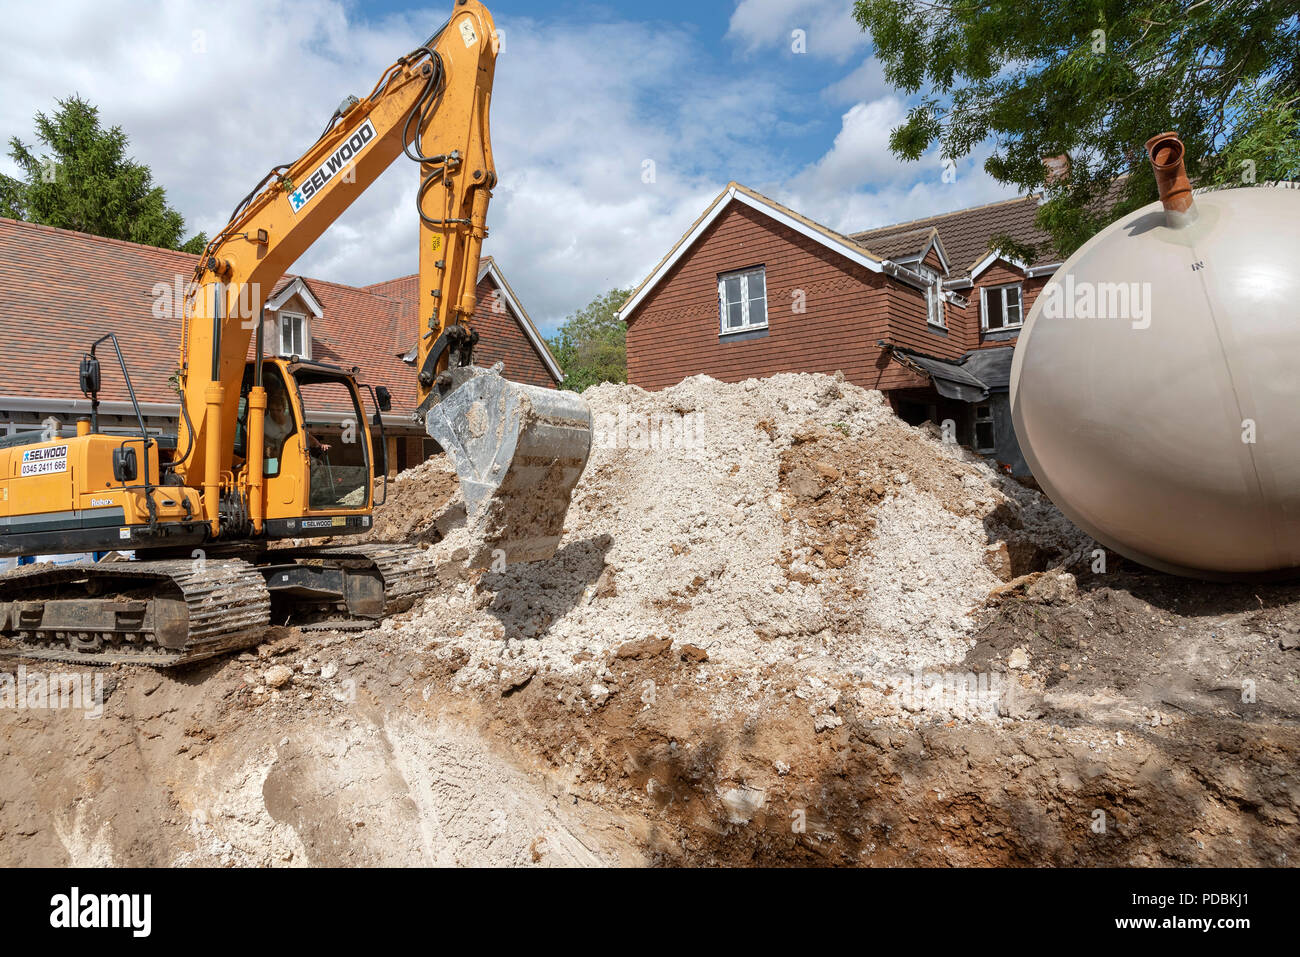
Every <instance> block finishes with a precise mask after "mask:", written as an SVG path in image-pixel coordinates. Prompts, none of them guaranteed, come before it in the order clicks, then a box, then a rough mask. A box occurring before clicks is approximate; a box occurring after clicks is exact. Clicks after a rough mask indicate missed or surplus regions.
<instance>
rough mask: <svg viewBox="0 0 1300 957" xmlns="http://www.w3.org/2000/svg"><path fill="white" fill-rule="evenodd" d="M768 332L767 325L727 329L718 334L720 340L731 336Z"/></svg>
mask: <svg viewBox="0 0 1300 957" xmlns="http://www.w3.org/2000/svg"><path fill="white" fill-rule="evenodd" d="M754 332H767V324H766V323H764V324H763V325H761V326H745V327H744V328H743V329H725V330H723V331H722V332H719V333H718V338H719V339H726V338H728V337H730V336H743V335H745V333H754Z"/></svg>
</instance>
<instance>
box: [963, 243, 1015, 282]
mask: <svg viewBox="0 0 1300 957" xmlns="http://www.w3.org/2000/svg"><path fill="white" fill-rule="evenodd" d="M999 259H1001V260H1002V261H1003V262H1006V263H1010V264H1011V265H1013V266H1015V267H1016V268H1017V269H1019V270H1020V271H1021V272H1022V273H1025V274H1026V275H1028V274H1029V267H1028V266H1027V265H1025V264H1024V263H1022V262H1021V261H1020V260H1019V259H1013V258H1012V257H1010V256H1004V255H1002V253H1001V251H999V250H996V249H995V250H993V252H991V253H989V254H988V255H987V256H985V257H984V258H983V259H982V260H980V262H979V265H977V266H976V267H975V268H974V269H972V270H971V271H970V277H971V279H978V278H979V275H980V273H982V272H984V271H985V270H986V269H988V268H989V267H990V266H992V265H993V264H994V263H995V262H997V261H998V260H999Z"/></svg>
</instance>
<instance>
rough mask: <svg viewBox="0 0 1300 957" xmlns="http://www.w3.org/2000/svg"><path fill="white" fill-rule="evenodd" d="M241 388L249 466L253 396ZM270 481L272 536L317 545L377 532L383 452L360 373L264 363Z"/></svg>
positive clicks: (241, 426) (241, 454)
mask: <svg viewBox="0 0 1300 957" xmlns="http://www.w3.org/2000/svg"><path fill="white" fill-rule="evenodd" d="M254 378H255V371H254V364H253V363H252V362H250V363H249V364H248V366H247V368H246V369H245V372H244V379H243V383H242V385H241V389H240V400H239V412H238V416H239V417H238V422H237V425H236V431H235V456H236V457H237V458H238V459H240V460H243V461H244V462H245V463H247V460H248V452H249V450H248V448H247V445H248V396H249V392H250V391H251V389H252V385H253V381H254ZM262 387H263V388H264V389H265V390H266V413H265V416H264V419H263V448H262V475H263V481H264V482H265V484H266V534H267V535H268V537H289V538H309V537H313V536H320V535H339V534H347V533H350V532H361V531H365V530H366V529H367V528H369V527H370V508H371V505H372V502H373V490H374V475H375V471H376V466H375V459H376V457H377V456H376V446H379V447H382V444H381V443H379V442H377V441H372V436H371V431H370V425H369V423H368V421H367V419H366V416H365V413H364V411H363V402H362V398H361V391H360V389H359V388H358V386H357V383H356V380H355V378H354V377H353V375H352V373H350V372H348V371H346V370H344V369H341V368H338V367H336V366H331V365H325V364H323V363H315V362H305V361H301V360H283V359H264V360H263V363H262Z"/></svg>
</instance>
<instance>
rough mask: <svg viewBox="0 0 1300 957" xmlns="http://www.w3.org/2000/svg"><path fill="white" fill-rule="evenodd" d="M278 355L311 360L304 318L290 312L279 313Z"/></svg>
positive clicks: (305, 318) (305, 319)
mask: <svg viewBox="0 0 1300 957" xmlns="http://www.w3.org/2000/svg"><path fill="white" fill-rule="evenodd" d="M280 355H282V356H300V357H301V358H303V359H308V358H311V352H310V345H309V343H308V341H307V317H306V316H300V315H296V314H295V313H292V312H282V313H280Z"/></svg>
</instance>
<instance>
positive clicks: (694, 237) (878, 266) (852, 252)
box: [618, 186, 884, 322]
mask: <svg viewBox="0 0 1300 957" xmlns="http://www.w3.org/2000/svg"><path fill="white" fill-rule="evenodd" d="M733 200H734V201H738V202H741V203H743V204H744V205H746V206H748V207H750V208H751V209H756V210H758V211H759V212H761V213H763V214H764V215H766V216H768V217H769V218H771V219H774V220H776V221H777V222H778V223H780V224H781V225H783V226H788V227H789V228H790V229H793V230H794V231H795V232H797V233H799V234H800V235H802V236H807V237H808V238H809V239H811V240H813V241H815V242H817V243H820V244H821V245H823V246H825V247H826V248H827V249H830V250H831V251H833V252H837V253H839V254H840V255H842V256H843V257H844V258H845V259H849V260H851V261H852V262H855V263H857V264H858V265H860V266H865V267H866V268H867V269H870V270H871V271H872V272H883V271H884V268H883V264H882V263H881V262H880V261H879V260H876V259H873V258H872V257H870V256H868V255H866V253H865V252H864V251H863V250H861V249H860V248H856V247H850V246H847V245H845V244H844V243H841V242H836V241H835V240H834V239H832V238H831V237H830V236H827V235H826V234H824V233H822V232H821V231H819V230H816V229H813V228H812V227H810V226H808V225H807V224H806V223H803V222H801V221H799V220H798V219H795V218H794V217H793V216H789V215H787V214H786V213H784V212H782V211H781V210H779V209H775V208H774V207H772V206H769V205H767V204H766V203H764V202H762V201H761V200H758V199H755V198H754V197H752V196H750V195H749V194H748V193H745V192H743V191H741V190H738V189H737V188H736V187H734V186H733V187H731V188H730V189H728V190H727V191H726V192H725V193H724V194H723V195H722V196H721V197H720V198H719V199H718V200H717V201H715V203H714V206H713V209H712V210H711V211H710V212H709V213H708V215H706V216H705V217H704V218H703V219H701V220H700V221H699V222H698V223H696V224H695V228H694V229H692V230H691V231H690V232H689V233H687V235H686V236H685V237H684V238H683V239H682V241H681V244H680V245H679V246H678V247H677V249H675V250H674V251H673V253H672V255H671V256H669V257H668V258H667V259H665V260H664V261H663V262H662V263H660V264H659V268H658V269H656V270H655V271H654V272H653V273H652V274H651V275H650V278H648V279H647V280H646V281H645V283H644V284H643V285H642V286H641V288H640V289H639V290H638V291H637V293H636V295H635V296H633V297H632V298H631V299H629V300H628V301H627V303H626V304H625V305H624V306H623V308H622V309H620V310H619V311H618V317H619V318H620V319H622V320H623V321H624V322H627V317H628V316H629V315H631V313H632V311H633V310H634V309H636V307H637V306H639V305H640V304H641V302H642V301H643V300H644V299H645V297H646V296H647V295H649V294H650V291H651V290H652V289H654V288H655V287H656V286H657V285H659V281H660V280H661V279H663V277H664V276H665V275H667V274H668V272H669V271H671V270H672V268H673V266H675V265H677V263H678V261H680V260H681V258H682V257H683V256H685V255H686V253H687V252H689V251H690V250H691V249H692V248H693V247H694V246H695V243H696V242H697V241H698V240H699V238H700V237H701V236H702V235H704V232H705V230H707V229H708V228H709V227H710V226H711V225H713V223H714V221H715V220H717V218H718V217H719V216H721V215H722V213H723V211H724V210H726V208H727V207H728V206H730V205H731V203H732V201H733Z"/></svg>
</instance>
